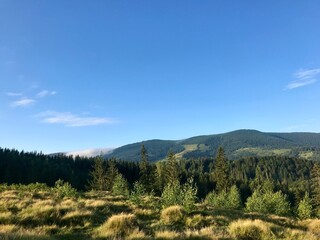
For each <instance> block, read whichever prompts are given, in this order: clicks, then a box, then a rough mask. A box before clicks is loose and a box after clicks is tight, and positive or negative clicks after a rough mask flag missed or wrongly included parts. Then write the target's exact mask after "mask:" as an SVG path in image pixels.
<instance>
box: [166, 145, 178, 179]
mask: <svg viewBox="0 0 320 240" xmlns="http://www.w3.org/2000/svg"><path fill="white" fill-rule="evenodd" d="M166 182H167V184H172V183H175V182H178V183H180V179H179V166H178V163H177V160H176V157H175V155H174V153H173V152H171V151H170V152H169V154H168V159H167V162H166Z"/></svg>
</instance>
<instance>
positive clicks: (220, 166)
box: [213, 147, 229, 192]
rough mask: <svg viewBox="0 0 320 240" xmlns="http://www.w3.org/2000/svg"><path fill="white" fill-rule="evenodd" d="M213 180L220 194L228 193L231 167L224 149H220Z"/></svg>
mask: <svg viewBox="0 0 320 240" xmlns="http://www.w3.org/2000/svg"><path fill="white" fill-rule="evenodd" d="M213 179H214V181H215V183H216V189H217V191H218V192H221V191H227V190H228V186H229V165H228V161H227V159H226V156H225V153H224V149H223V148H222V147H219V149H218V152H217V157H216V161H215V163H214V169H213Z"/></svg>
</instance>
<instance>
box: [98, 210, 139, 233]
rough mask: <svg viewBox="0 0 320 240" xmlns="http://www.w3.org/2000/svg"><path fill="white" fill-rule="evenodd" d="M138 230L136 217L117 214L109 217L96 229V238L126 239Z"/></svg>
mask: <svg viewBox="0 0 320 240" xmlns="http://www.w3.org/2000/svg"><path fill="white" fill-rule="evenodd" d="M137 229H138V223H137V219H136V216H135V215H133V214H124V213H122V214H118V215H113V216H111V217H110V218H109V219H108V220H107V221H106V222H105V223H104V224H102V225H101V226H100V227H99V228H98V234H97V235H98V237H114V238H116V237H120V238H121V237H126V236H129V235H130V234H132V233H134V232H135V231H137Z"/></svg>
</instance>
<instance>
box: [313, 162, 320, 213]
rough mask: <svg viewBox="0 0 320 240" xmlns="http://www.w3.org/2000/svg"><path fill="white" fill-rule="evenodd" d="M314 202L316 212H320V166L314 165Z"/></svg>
mask: <svg viewBox="0 0 320 240" xmlns="http://www.w3.org/2000/svg"><path fill="white" fill-rule="evenodd" d="M311 187H312V200H313V204H314V206H315V207H316V210H317V211H318V212H319V211H320V164H319V163H314V165H313V167H312V169H311Z"/></svg>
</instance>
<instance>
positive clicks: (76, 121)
mask: <svg viewBox="0 0 320 240" xmlns="http://www.w3.org/2000/svg"><path fill="white" fill-rule="evenodd" d="M39 116H40V117H41V118H42V121H43V122H45V123H49V124H63V125H65V126H68V127H84V126H94V125H101V124H111V123H114V121H113V120H112V119H110V118H100V117H81V116H77V115H75V114H72V113H70V112H54V111H47V112H44V113H41V114H40V115H39Z"/></svg>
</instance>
